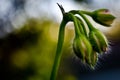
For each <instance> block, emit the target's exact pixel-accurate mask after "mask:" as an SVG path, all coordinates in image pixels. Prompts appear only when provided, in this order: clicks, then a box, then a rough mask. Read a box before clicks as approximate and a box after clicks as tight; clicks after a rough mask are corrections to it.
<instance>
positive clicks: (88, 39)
mask: <svg viewBox="0 0 120 80" xmlns="http://www.w3.org/2000/svg"><path fill="white" fill-rule="evenodd" d="M59 7H61V6H59ZM62 9H63V8H62ZM76 14H78V16H76ZM85 14H86V15H88V16H90V17H92V18H93V20H94V21H95V22H97V23H99V24H101V25H103V26H110V25H111V24H112V23H113V21H114V19H115V17H114V16H113V15H111V14H110V13H109V11H108V9H98V10H95V11H93V12H89V11H80V10H71V11H69V12H64V13H63V20H67V21H72V22H73V23H74V27H75V38H74V40H73V51H74V53H75V55H76V56H77V57H78V58H79V59H81V61H82V62H83V63H86V64H88V65H89V66H90V67H92V68H94V66H95V65H96V62H97V60H98V55H99V54H100V53H103V52H105V51H107V48H108V40H107V38H106V37H105V35H104V34H103V33H102V32H100V31H99V30H98V29H96V28H95V27H94V26H93V25H92V24H91V22H90V21H89V20H88V19H87V17H86V16H85ZM81 18H82V19H81ZM85 24H87V26H85Z"/></svg>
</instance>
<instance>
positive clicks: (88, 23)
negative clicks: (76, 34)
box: [77, 11, 95, 31]
mask: <svg viewBox="0 0 120 80" xmlns="http://www.w3.org/2000/svg"><path fill="white" fill-rule="evenodd" d="M77 13H78V14H79V15H80V16H81V17H82V18H83V19H84V20H85V22H86V23H87V25H88V28H89V29H90V31H91V30H93V29H95V28H94V27H93V25H92V24H91V23H90V21H89V20H88V19H87V18H86V16H84V15H83V13H82V12H80V11H78V12H77Z"/></svg>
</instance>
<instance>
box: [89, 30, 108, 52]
mask: <svg viewBox="0 0 120 80" xmlns="http://www.w3.org/2000/svg"><path fill="white" fill-rule="evenodd" d="M89 40H90V42H91V44H92V46H93V49H94V50H95V51H96V52H98V53H101V52H105V51H106V50H107V47H108V41H107V38H106V37H105V36H104V34H103V33H101V32H100V31H99V30H97V29H94V30H92V31H90V33H89Z"/></svg>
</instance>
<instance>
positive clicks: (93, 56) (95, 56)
mask: <svg viewBox="0 0 120 80" xmlns="http://www.w3.org/2000/svg"><path fill="white" fill-rule="evenodd" d="M97 61H98V54H97V52H95V51H93V53H92V54H91V67H93V68H94V66H95V65H96V63H97Z"/></svg>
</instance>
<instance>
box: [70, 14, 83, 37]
mask: <svg viewBox="0 0 120 80" xmlns="http://www.w3.org/2000/svg"><path fill="white" fill-rule="evenodd" d="M69 15H70V16H71V17H72V21H73V22H74V27H75V36H76V37H77V36H79V35H80V34H81V33H82V32H81V31H80V30H79V27H78V22H77V21H78V20H77V18H76V17H75V16H74V15H73V14H71V13H69Z"/></svg>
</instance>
